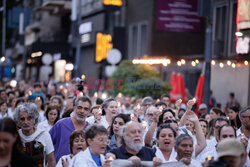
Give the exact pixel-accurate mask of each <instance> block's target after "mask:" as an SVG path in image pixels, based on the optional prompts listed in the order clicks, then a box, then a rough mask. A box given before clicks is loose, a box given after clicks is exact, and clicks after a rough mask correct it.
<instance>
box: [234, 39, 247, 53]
mask: <svg viewBox="0 0 250 167" xmlns="http://www.w3.org/2000/svg"><path fill="white" fill-rule="evenodd" d="M249 41H250V38H249V37H244V38H241V37H240V38H239V39H238V40H237V45H236V53H237V54H247V53H248V52H249Z"/></svg>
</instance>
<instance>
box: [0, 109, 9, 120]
mask: <svg viewBox="0 0 250 167" xmlns="http://www.w3.org/2000/svg"><path fill="white" fill-rule="evenodd" d="M5 117H9V114H8V111H7V112H6V113H5V114H4V115H2V113H1V112H0V119H2V118H5Z"/></svg>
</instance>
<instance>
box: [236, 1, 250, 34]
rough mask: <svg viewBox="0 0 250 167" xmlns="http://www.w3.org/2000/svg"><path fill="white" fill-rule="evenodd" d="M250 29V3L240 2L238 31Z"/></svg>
mask: <svg viewBox="0 0 250 167" xmlns="http://www.w3.org/2000/svg"><path fill="white" fill-rule="evenodd" d="M247 28H250V1H249V0H238V10H237V30H238V31H239V30H240V29H247Z"/></svg>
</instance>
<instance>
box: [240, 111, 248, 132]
mask: <svg viewBox="0 0 250 167" xmlns="http://www.w3.org/2000/svg"><path fill="white" fill-rule="evenodd" d="M240 121H241V124H242V125H243V126H244V127H245V128H246V129H247V130H248V131H250V109H248V110H247V111H246V112H245V113H244V114H243V116H241V117H240Z"/></svg>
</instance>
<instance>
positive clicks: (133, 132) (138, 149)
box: [111, 121, 162, 165]
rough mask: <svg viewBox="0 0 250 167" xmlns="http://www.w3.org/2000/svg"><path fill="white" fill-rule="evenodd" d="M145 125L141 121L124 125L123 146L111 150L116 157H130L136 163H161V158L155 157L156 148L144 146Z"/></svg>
mask: <svg viewBox="0 0 250 167" xmlns="http://www.w3.org/2000/svg"><path fill="white" fill-rule="evenodd" d="M142 135H143V127H142V126H141V124H140V123H138V122H134V121H130V122H128V123H127V124H126V125H125V126H124V127H123V136H122V146H121V147H118V148H115V149H113V150H111V153H112V154H114V156H115V158H116V159H128V160H131V161H132V162H134V163H140V162H141V161H153V162H154V164H155V165H160V164H161V162H162V161H161V159H159V158H157V157H155V151H156V150H154V149H151V148H148V147H145V146H143V140H142Z"/></svg>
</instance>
